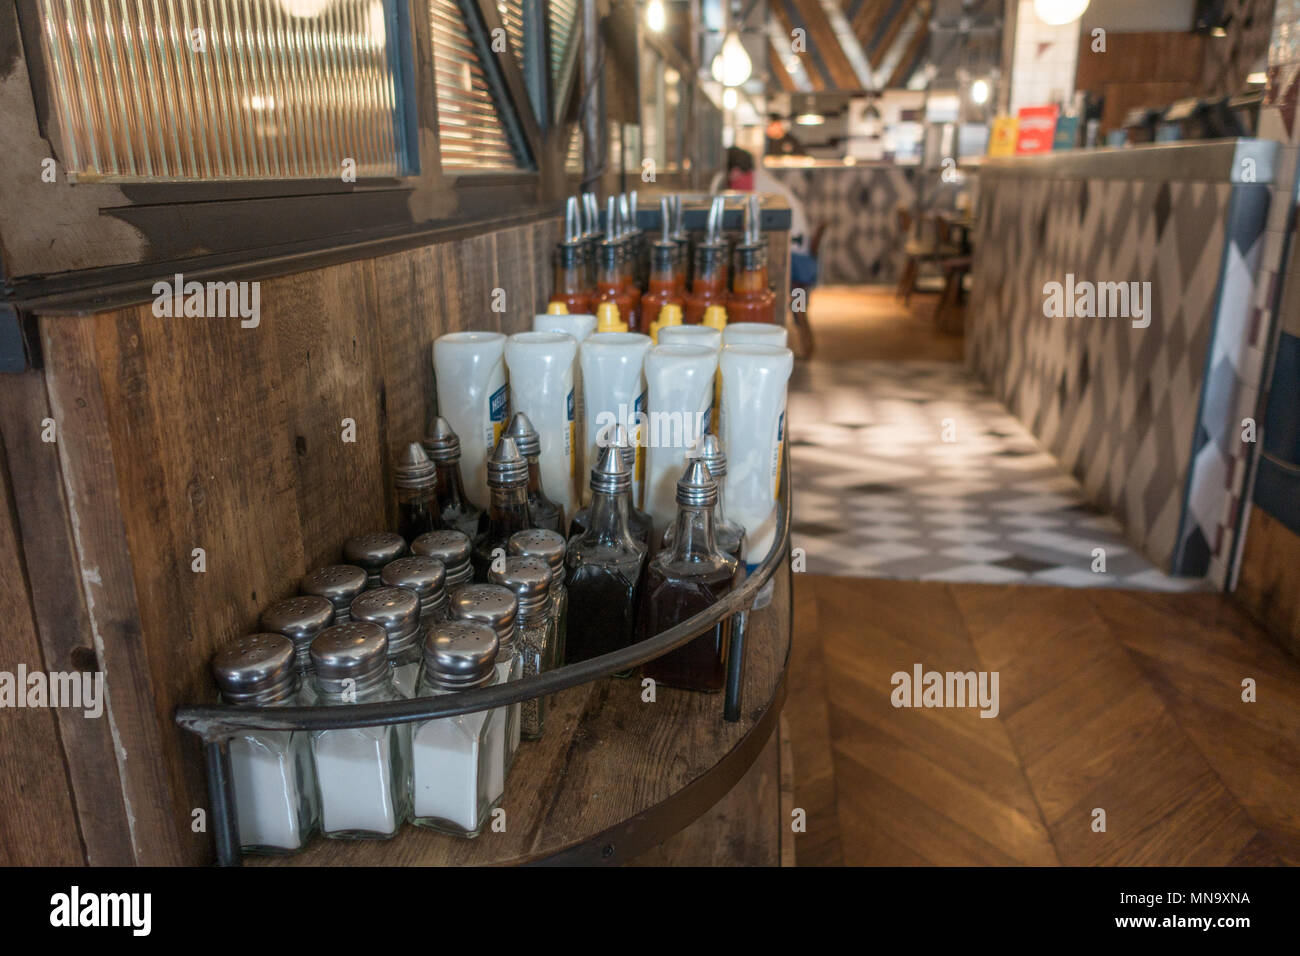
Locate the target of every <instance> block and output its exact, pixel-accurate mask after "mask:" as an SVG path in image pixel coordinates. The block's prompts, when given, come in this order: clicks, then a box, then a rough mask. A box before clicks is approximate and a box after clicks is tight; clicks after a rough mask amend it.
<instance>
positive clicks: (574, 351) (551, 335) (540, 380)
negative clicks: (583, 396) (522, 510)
mask: <svg viewBox="0 0 1300 956" xmlns="http://www.w3.org/2000/svg"><path fill="white" fill-rule="evenodd" d="M505 355H506V368H507V369H508V370H509V372H510V408H511V412H512V414H513V413H514V412H523V413H524V414H525V415H527V416H528V420H529V421H530V422H532V424H533V428H534V429H536V431H537V437H538V439H539V444H540V450H539V452H538V456H537V464H538V467H539V469H540V471H541V476H542V491H543V492H544V493H545V494H546V496H547V497H548V498H550V499H551V500H552V501H554V502H556V503H557V504H559V505H560V506H561V507H562V508H563V509H564V513H565V515H568V516H570V517H572V516H573V514H574V513H575V512H577V510H578V509H577V506H576V504H575V495H574V464H573V451H574V445H575V444H576V443H577V439H578V436H577V434H576V432H575V427H576V424H577V397H576V395H575V394H574V387H573V361H574V359H575V358H576V357H577V355H578V343H577V341H576V340H575V339H574V338H573V336H571V335H568V334H567V333H564V332H519V333H517V334H515V335H512V336H510V338H509V339H507V340H506V352H505Z"/></svg>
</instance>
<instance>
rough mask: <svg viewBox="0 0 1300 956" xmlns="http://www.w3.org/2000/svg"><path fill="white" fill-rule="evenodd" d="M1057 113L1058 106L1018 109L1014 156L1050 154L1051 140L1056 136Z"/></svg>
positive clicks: (1058, 110)
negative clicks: (1017, 130) (1017, 129)
mask: <svg viewBox="0 0 1300 956" xmlns="http://www.w3.org/2000/svg"><path fill="white" fill-rule="evenodd" d="M1059 113H1060V107H1058V106H1022V107H1020V111H1019V114H1018V117H1017V118H1018V119H1019V123H1018V126H1019V135H1018V137H1017V139H1016V155H1017V156H1025V155H1030V154H1033V153H1050V152H1051V151H1052V140H1053V139H1054V138H1055V136H1056V117H1057V115H1058V114H1059Z"/></svg>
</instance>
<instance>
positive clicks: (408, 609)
mask: <svg viewBox="0 0 1300 956" xmlns="http://www.w3.org/2000/svg"><path fill="white" fill-rule="evenodd" d="M352 620H354V621H368V622H370V623H371V624H378V625H379V626H380V627H382V628H383V629H384V633H385V634H386V635H388V653H389V654H390V655H393V654H397V653H398V652H399V651H404V650H406V648H407V647H409V646H410V645H411V644H412V642H414V641H415V639H416V636H417V633H418V632H419V630H420V597H419V595H417V594H416V593H415V592H414V591H412V590H411V589H410V588H371V589H370V590H369V591H366V592H364V593H363V594H361V595H360V596H359V597H358V598H357V599H356V600H355V601H353V602H352Z"/></svg>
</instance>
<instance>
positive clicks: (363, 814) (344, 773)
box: [311, 621, 411, 839]
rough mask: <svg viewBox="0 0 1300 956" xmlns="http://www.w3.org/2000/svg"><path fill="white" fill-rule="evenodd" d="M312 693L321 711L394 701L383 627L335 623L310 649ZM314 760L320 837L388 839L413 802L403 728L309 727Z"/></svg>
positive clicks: (406, 730)
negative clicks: (317, 728) (314, 676)
mask: <svg viewBox="0 0 1300 956" xmlns="http://www.w3.org/2000/svg"><path fill="white" fill-rule="evenodd" d="M311 662H312V669H313V670H314V671H315V675H316V695H317V698H318V701H319V703H320V704H322V705H326V706H349V705H351V704H369V703H375V702H378V701H387V700H399V699H400V696H399V695H398V693H397V689H396V688H395V687H394V686H393V670H392V668H391V667H390V666H389V663H388V639H387V638H386V637H385V636H384V629H383V628H382V627H380V626H379V625H378V624H372V623H370V622H369V621H352V622H350V623H348V624H336V625H334V626H333V627H328V628H326V629H325V630H324V631H323V632H321V635H320V637H318V638H316V640H315V641H313V642H312V645H311ZM311 752H312V759H313V761H314V762H315V766H316V780H317V783H318V785H319V787H320V800H321V832H322V833H323V834H324V835H325V836H327V837H333V838H335V839H387V838H388V837H391V836H393V835H394V834H395V833H396V832H397V830H398V828H399V827H400V826H401V825H402V822H403V821H404V820H405V819H406V817H407V814H408V812H409V811H410V805H411V793H410V788H411V734H410V727H409V725H407V724H395V725H391V726H387V727H355V728H344V729H339V730H315V731H312V734H311Z"/></svg>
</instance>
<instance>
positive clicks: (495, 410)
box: [488, 385, 510, 448]
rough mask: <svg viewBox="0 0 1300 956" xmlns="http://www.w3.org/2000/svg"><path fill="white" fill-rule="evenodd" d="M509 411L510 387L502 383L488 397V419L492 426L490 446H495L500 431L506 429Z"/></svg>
mask: <svg viewBox="0 0 1300 956" xmlns="http://www.w3.org/2000/svg"><path fill="white" fill-rule="evenodd" d="M509 411H510V388H509V386H508V385H502V386H501V387H500V388H498V389H497V390H496V391H495V392H493V393H492V397H491V398H489V399H488V421H489V422H490V423H491V428H492V447H493V448H496V447H497V442H499V441H500V440H501V433H502V432H503V431H505V430H506V414H507V413H508V412H509Z"/></svg>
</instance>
